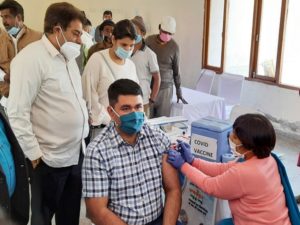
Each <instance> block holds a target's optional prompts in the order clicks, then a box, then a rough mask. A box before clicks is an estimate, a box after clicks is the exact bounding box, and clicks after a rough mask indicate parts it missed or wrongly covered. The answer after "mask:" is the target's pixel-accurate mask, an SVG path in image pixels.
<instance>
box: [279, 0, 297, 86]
mask: <svg viewBox="0 0 300 225" xmlns="http://www.w3.org/2000/svg"><path fill="white" fill-rule="evenodd" d="M288 8H289V10H288V14H287V20H286V21H287V22H286V32H285V41H284V45H283V60H282V72H281V79H280V80H281V83H282V84H284V85H290V86H295V87H300V69H299V63H300V29H299V21H300V13H299V12H300V1H299V0H289V5H288Z"/></svg>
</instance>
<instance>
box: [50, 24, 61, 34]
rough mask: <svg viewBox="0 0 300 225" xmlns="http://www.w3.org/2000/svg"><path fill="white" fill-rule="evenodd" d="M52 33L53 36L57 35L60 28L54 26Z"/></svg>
mask: <svg viewBox="0 0 300 225" xmlns="http://www.w3.org/2000/svg"><path fill="white" fill-rule="evenodd" d="M52 32H53V34H59V33H60V32H61V28H60V27H59V25H57V26H54V27H53V28H52Z"/></svg>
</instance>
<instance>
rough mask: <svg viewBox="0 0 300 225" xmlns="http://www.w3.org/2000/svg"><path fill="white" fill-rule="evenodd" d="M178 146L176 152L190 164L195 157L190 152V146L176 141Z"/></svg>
mask: <svg viewBox="0 0 300 225" xmlns="http://www.w3.org/2000/svg"><path fill="white" fill-rule="evenodd" d="M177 142H178V145H177V148H178V151H179V152H180V154H181V156H182V157H183V158H184V160H185V161H186V162H187V163H189V164H192V163H193V161H194V158H195V156H194V155H193V153H192V151H191V146H190V145H189V144H188V143H185V142H183V141H180V140H177Z"/></svg>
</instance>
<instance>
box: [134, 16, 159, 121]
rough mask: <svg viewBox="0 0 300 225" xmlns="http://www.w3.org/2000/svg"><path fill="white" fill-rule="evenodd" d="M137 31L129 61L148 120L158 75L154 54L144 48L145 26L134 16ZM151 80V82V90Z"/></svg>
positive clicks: (153, 101)
mask: <svg viewBox="0 0 300 225" xmlns="http://www.w3.org/2000/svg"><path fill="white" fill-rule="evenodd" d="M131 21H132V22H133V24H134V25H135V29H136V31H137V38H136V40H135V45H134V50H133V55H132V56H131V60H132V61H133V62H134V64H135V67H136V71H137V75H138V77H139V81H140V86H141V88H142V91H143V102H144V111H145V114H146V116H147V117H148V118H150V107H151V108H152V107H153V104H154V103H155V100H156V97H157V94H158V91H159V86H160V74H159V67H158V63H157V58H156V54H155V53H154V52H153V51H152V50H151V49H150V48H149V47H147V46H146V44H145V41H144V37H145V35H146V26H145V24H144V20H143V18H142V17H141V16H136V17H134V18H133V19H132V20H131ZM151 80H152V82H153V85H152V88H151ZM151 111H152V110H151Z"/></svg>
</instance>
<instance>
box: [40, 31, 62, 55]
mask: <svg viewBox="0 0 300 225" xmlns="http://www.w3.org/2000/svg"><path fill="white" fill-rule="evenodd" d="M42 42H43V43H44V45H45V47H46V49H47V51H48V52H49V53H50V55H51V56H52V57H55V56H57V55H60V52H59V51H58V50H57V49H56V48H55V47H54V46H53V44H52V43H51V42H50V41H49V39H48V38H47V36H46V35H45V34H44V35H43V37H42Z"/></svg>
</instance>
